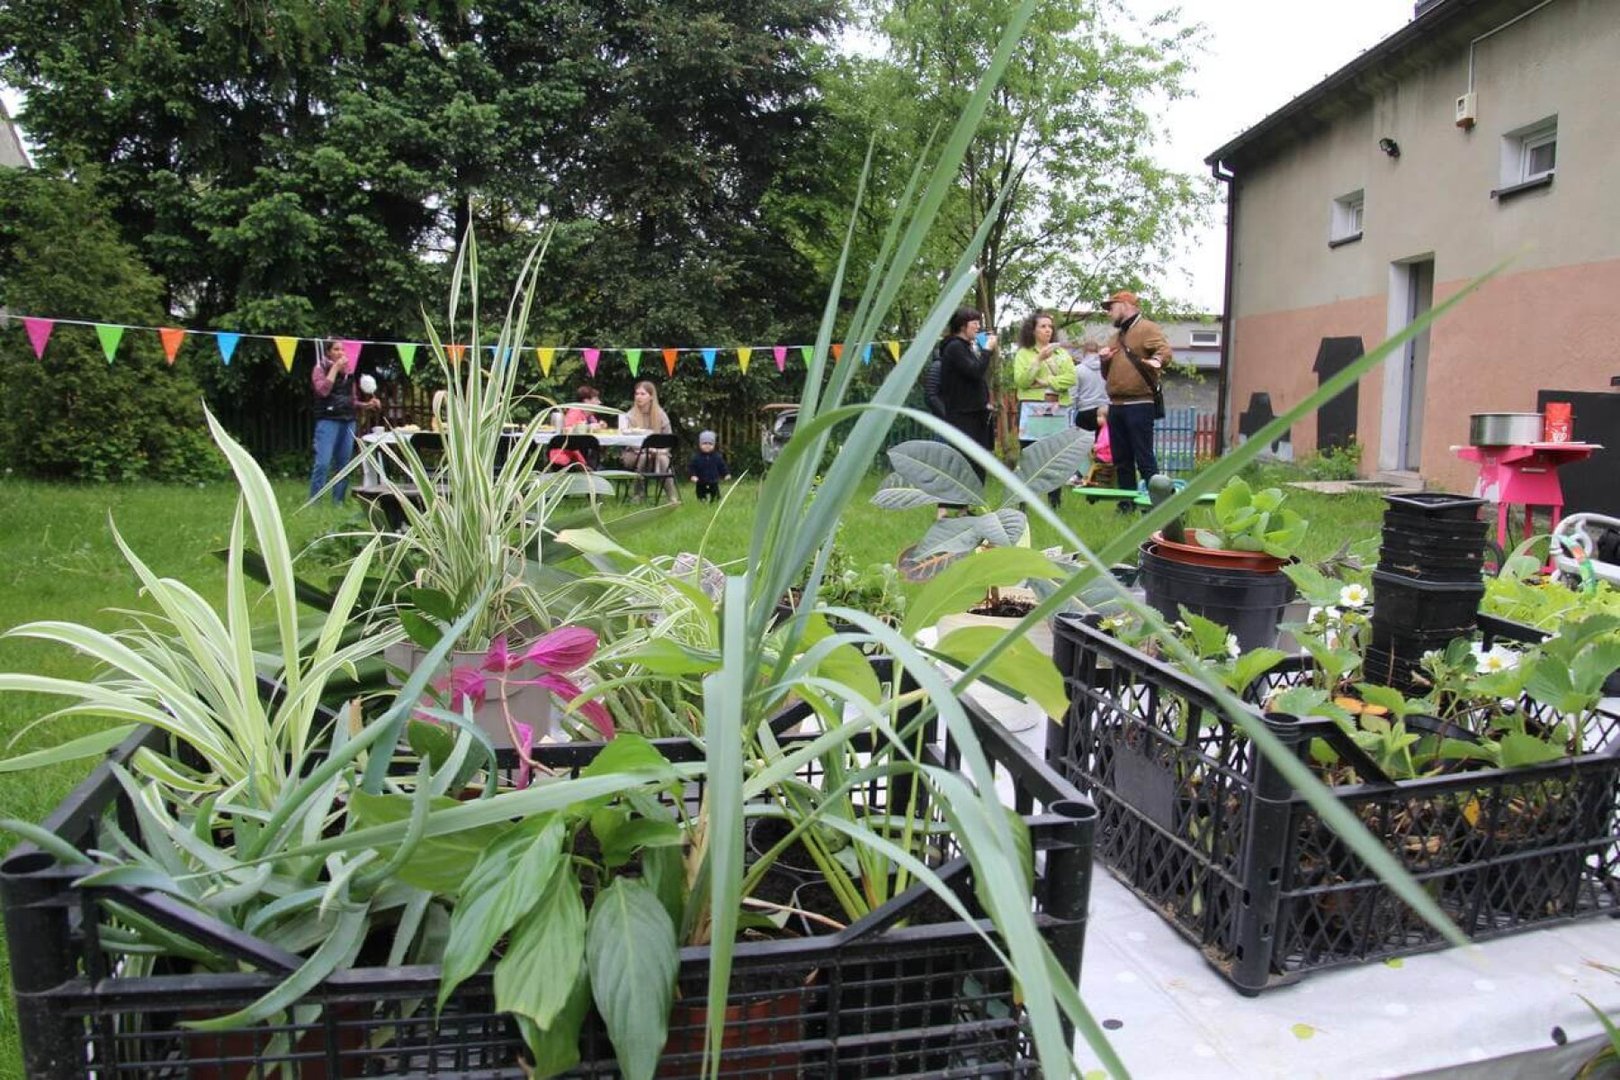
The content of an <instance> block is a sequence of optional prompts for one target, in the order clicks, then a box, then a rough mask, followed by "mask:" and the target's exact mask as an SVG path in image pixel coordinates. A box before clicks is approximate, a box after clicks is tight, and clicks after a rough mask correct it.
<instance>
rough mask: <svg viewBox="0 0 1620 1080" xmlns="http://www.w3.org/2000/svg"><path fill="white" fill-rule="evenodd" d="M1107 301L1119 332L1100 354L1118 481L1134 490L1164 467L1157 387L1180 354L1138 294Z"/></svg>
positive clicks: (1123, 507)
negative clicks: (1157, 436)
mask: <svg viewBox="0 0 1620 1080" xmlns="http://www.w3.org/2000/svg"><path fill="white" fill-rule="evenodd" d="M1102 305H1103V309H1104V310H1105V311H1107V312H1108V317H1109V319H1111V320H1112V321H1113V323H1114V326H1115V327H1116V328H1118V330H1119V334H1118V335H1117V336H1116V337H1115V338H1114V341H1113V342H1112V343H1111V344H1109V345H1107V346H1105V347H1104V348H1103V350H1102V351H1101V353H1099V355H1100V356H1101V357H1102V373H1103V377H1104V378H1105V379H1107V380H1108V439H1109V442H1110V443H1112V445H1113V451H1114V470H1115V472H1116V473H1117V474H1118V477H1119V479H1118V481H1117V482H1118V484H1119V486H1120V487H1122V488H1125V489H1126V490H1130V489H1132V488H1134V487H1136V477H1137V473H1138V472H1140V473H1141V475H1142V478H1143V479H1147V478H1149V477H1151V476H1153V474H1154V473H1156V472H1158V471H1159V461H1158V459H1157V458H1156V457H1154V454H1153V421H1154V420H1155V419H1157V411H1158V410H1157V406H1156V405H1155V401H1154V399H1155V391H1157V390H1158V389H1159V380H1160V379H1161V378H1163V376H1164V369H1165V368H1166V367H1167V366H1169V364H1170V361H1171V360H1172V359H1174V354H1173V353H1172V352H1171V351H1170V342H1168V341H1166V340H1165V337H1164V331H1162V330H1160V329H1159V326H1158V324H1157V323H1154V322H1151V321H1150V320H1148V319H1144V318H1143V317H1142V309H1141V307H1140V305H1139V304H1138V303H1137V300H1136V294H1135V293H1133V292H1126V291H1125V290H1123V289H1122V290H1120V291H1119V292H1116V293H1114V294H1113V295H1112V296H1110V297H1107V298H1106V299H1104V300H1103V301H1102ZM1118 505H1119V509H1120V510H1122V511H1128V510H1130V509H1131V506H1130V505H1129V504H1128V503H1120V504H1118Z"/></svg>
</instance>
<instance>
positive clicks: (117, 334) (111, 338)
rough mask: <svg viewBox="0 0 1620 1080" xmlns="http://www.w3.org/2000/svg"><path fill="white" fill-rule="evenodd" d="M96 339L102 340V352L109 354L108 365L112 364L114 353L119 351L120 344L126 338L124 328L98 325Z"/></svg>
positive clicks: (103, 324) (104, 324)
mask: <svg viewBox="0 0 1620 1080" xmlns="http://www.w3.org/2000/svg"><path fill="white" fill-rule="evenodd" d="M96 337H98V338H100V339H101V351H102V352H104V353H106V354H107V363H109V364H110V363H112V362H113V353H115V352H117V351H118V343H119V342H120V341H122V340H123V338H124V328H123V327H122V326H108V325H107V324H106V323H96Z"/></svg>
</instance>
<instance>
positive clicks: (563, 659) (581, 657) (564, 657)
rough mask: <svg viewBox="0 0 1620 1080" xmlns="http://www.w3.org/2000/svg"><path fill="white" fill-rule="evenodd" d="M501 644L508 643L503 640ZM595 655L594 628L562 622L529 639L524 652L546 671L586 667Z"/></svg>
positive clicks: (525, 657)
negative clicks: (547, 632) (548, 631)
mask: <svg viewBox="0 0 1620 1080" xmlns="http://www.w3.org/2000/svg"><path fill="white" fill-rule="evenodd" d="M502 647H503V648H504V647H505V643H504V642H503V643H502ZM491 651H492V652H493V646H492V647H491ZM595 655H596V632H595V631H594V630H587V629H585V627H583V626H560V627H558V628H557V629H555V630H553V631H551V633H549V634H542V635H540V636H539V637H537V638H535V639H534V641H532V642H530V644H529V647H528V648H527V649H525V650H524V652H523V660H524V661H526V662H528V663H531V664H538V665H539V666H540V667H542V668H544V669H546V670H547V671H561V672H568V671H573V670H575V669H576V668H579V667H583V666H584V665H585V664H587V663H589V662H590V659H591V657H593V656H595ZM508 670H510V669H508Z"/></svg>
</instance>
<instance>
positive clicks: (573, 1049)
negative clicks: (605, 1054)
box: [514, 969, 591, 1078]
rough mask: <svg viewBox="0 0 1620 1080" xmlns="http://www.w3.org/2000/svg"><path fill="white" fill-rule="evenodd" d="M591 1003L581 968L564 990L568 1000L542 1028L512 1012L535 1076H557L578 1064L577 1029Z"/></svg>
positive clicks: (587, 983) (589, 990) (589, 986)
mask: <svg viewBox="0 0 1620 1080" xmlns="http://www.w3.org/2000/svg"><path fill="white" fill-rule="evenodd" d="M590 1006H591V981H590V979H589V978H588V977H587V976H586V974H585V972H584V970H583V969H581V970H580V973H579V977H578V978H577V979H575V980H574V985H573V986H571V987H570V988H569V990H568V1000H567V1003H566V1004H564V1006H563V1009H562V1011H561V1012H560V1013H558V1014H557V1017H556V1019H555V1020H553V1021H552V1023H551V1026H550V1027H548V1028H546V1029H545V1030H544V1031H542V1030H540V1029H539V1028H537V1027H535V1025H534V1021H532V1020H530V1019H529V1018H528V1017H526V1016H521V1015H520V1016H516V1017H515V1018H514V1019H516V1020H517V1022H518V1028H519V1030H521V1031H522V1032H523V1039H524V1041H525V1042H527V1043H528V1044H529V1054H530V1056H531V1057H532V1058H533V1062H532V1068H533V1069H534V1075H535V1076H536V1077H542V1078H543V1077H550V1076H557V1075H559V1074H561V1073H565V1072H567V1071H568V1070H569V1069H572V1068H573V1067H574V1066H575V1065H578V1064H579V1030H580V1028H581V1027H582V1026H583V1025H584V1023H585V1014H586V1013H587V1012H589V1011H590Z"/></svg>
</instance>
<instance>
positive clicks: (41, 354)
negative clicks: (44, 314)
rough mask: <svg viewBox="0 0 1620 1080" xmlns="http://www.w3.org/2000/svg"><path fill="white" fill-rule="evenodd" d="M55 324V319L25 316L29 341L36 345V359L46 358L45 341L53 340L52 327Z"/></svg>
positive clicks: (24, 321)
mask: <svg viewBox="0 0 1620 1080" xmlns="http://www.w3.org/2000/svg"><path fill="white" fill-rule="evenodd" d="M55 325H56V320H55V319H34V318H30V317H28V316H24V317H23V329H25V330H27V331H28V342H29V344H31V345H33V346H34V359H35V360H43V359H45V343H46V342H47V341H49V340H51V327H53V326H55Z"/></svg>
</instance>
